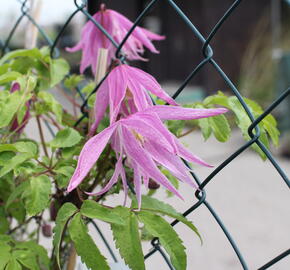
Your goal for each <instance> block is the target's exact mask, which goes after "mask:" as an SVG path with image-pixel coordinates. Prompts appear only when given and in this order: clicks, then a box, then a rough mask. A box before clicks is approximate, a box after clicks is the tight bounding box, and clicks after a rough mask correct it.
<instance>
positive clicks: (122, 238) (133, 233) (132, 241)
mask: <svg viewBox="0 0 290 270" xmlns="http://www.w3.org/2000/svg"><path fill="white" fill-rule="evenodd" d="M113 212H114V213H115V214H117V215H119V216H120V217H121V218H122V219H123V220H124V221H125V225H123V226H122V225H117V224H111V230H112V231H113V236H114V240H115V243H116V247H117V248H118V249H119V251H120V255H121V256H122V258H123V259H124V261H125V263H126V264H127V265H128V266H129V267H130V268H131V269H132V270H144V269H145V264H144V256H143V252H142V246H141V241H140V235H139V230H138V221H137V217H136V215H135V214H134V213H133V212H132V211H130V209H128V208H125V207H121V206H118V207H116V208H114V209H113Z"/></svg>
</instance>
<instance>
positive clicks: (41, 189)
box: [23, 175, 52, 216]
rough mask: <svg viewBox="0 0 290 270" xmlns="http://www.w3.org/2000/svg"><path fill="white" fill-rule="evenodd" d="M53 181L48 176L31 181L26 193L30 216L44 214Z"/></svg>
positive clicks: (26, 203)
mask: <svg viewBox="0 0 290 270" xmlns="http://www.w3.org/2000/svg"><path fill="white" fill-rule="evenodd" d="M51 188H52V186H51V181H50V179H49V177H48V176H46V175H40V176H37V177H33V178H31V180H30V188H29V189H27V190H26V191H25V193H24V195H23V196H24V199H25V208H26V211H27V213H28V214H29V215H30V216H35V215H37V214H39V213H40V212H42V211H43V210H44V209H45V208H46V207H47V205H48V203H49V199H50V195H51Z"/></svg>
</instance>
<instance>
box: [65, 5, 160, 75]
mask: <svg viewBox="0 0 290 270" xmlns="http://www.w3.org/2000/svg"><path fill="white" fill-rule="evenodd" d="M93 18H94V19H95V20H96V22H98V23H99V24H100V25H101V26H102V27H103V28H104V29H105V30H106V31H107V32H108V33H109V34H110V35H111V36H112V38H113V39H114V40H115V41H116V42H117V43H118V44H120V43H121V42H122V40H123V39H124V37H125V36H126V34H127V33H128V31H129V30H130V29H131V27H132V26H133V23H132V22H131V21H130V20H128V19H127V18H126V17H124V16H123V15H122V14H120V13H118V12H116V11H114V10H111V9H106V8H105V7H104V5H101V10H100V11H98V12H97V13H96V14H95V15H94V16H93ZM164 38H165V37H164V36H160V35H157V34H154V33H152V32H150V31H148V30H147V29H145V28H142V27H136V28H135V29H134V31H133V32H132V34H131V35H130V37H129V38H128V40H127V41H126V43H125V44H124V46H123V48H122V51H123V53H124V54H125V55H126V57H127V59H129V60H143V61H144V60H146V59H144V58H142V57H141V54H143V53H144V46H145V47H146V48H147V49H149V50H150V51H151V52H153V53H159V52H158V51H157V50H156V48H155V46H154V45H153V43H152V41H153V40H163V39H164ZM100 48H105V49H108V50H109V53H108V65H109V64H110V62H111V61H110V60H111V59H114V57H115V53H116V48H115V47H114V45H113V44H112V42H111V41H110V40H109V39H108V38H107V37H106V36H105V35H104V34H103V33H102V32H101V31H100V30H99V29H98V27H97V26H96V25H95V24H94V23H93V22H92V21H88V22H87V23H86V24H85V26H84V27H83V29H82V34H81V40H80V41H79V42H78V43H77V44H76V46H74V47H73V48H67V51H69V52H76V51H79V50H82V60H81V66H80V72H81V73H83V72H84V70H85V69H86V68H87V67H89V66H91V68H92V71H93V73H94V74H95V73H96V64H97V57H98V50H99V49H100Z"/></svg>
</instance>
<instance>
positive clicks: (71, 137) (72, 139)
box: [49, 127, 82, 148]
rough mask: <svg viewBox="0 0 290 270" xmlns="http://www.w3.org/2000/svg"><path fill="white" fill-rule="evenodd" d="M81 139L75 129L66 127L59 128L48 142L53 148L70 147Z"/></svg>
mask: <svg viewBox="0 0 290 270" xmlns="http://www.w3.org/2000/svg"><path fill="white" fill-rule="evenodd" d="M81 139H82V136H81V135H80V134H79V133H78V132H77V131H76V130H75V129H73V128H70V127H68V128H65V129H63V130H60V131H59V132H58V133H57V134H56V136H55V138H54V139H53V140H52V141H51V142H50V143H49V144H50V146H51V147H55V148H65V147H72V146H74V145H76V144H78V143H79V142H80V140H81Z"/></svg>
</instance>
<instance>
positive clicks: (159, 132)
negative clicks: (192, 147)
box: [67, 105, 227, 209]
mask: <svg viewBox="0 0 290 270" xmlns="http://www.w3.org/2000/svg"><path fill="white" fill-rule="evenodd" d="M226 111H227V109H224V108H218V109H191V108H182V107H175V106H162V105H156V106H151V107H150V108H147V109H145V110H144V111H140V112H136V113H134V114H132V115H130V116H128V117H126V118H122V119H120V120H119V121H117V122H115V123H113V124H112V125H110V126H109V127H108V128H106V129H104V130H103V131H102V132H100V133H99V134H97V135H95V136H94V137H92V138H91V139H90V140H88V141H87V143H86V144H85V145H84V147H83V149H82V151H81V153H80V156H79V159H78V164H77V168H76V170H75V172H74V174H73V176H72V178H71V180H70V183H69V186H68V188H67V190H68V192H70V191H72V190H73V189H75V188H76V187H77V186H78V185H79V184H80V183H81V182H82V181H83V180H84V178H85V177H86V175H87V174H88V173H89V171H90V169H91V168H92V167H93V166H94V164H95V163H96V161H97V160H98V158H99V156H100V154H101V153H102V151H103V150H104V148H105V147H106V145H107V144H108V143H109V142H110V143H111V147H112V148H113V150H114V151H115V152H116V156H117V163H116V166H115V171H114V174H113V176H112V178H111V179H110V180H109V181H108V183H107V184H106V186H105V187H104V188H103V189H102V190H101V191H99V192H97V193H88V194H90V195H101V194H104V193H106V192H107V191H108V190H109V189H110V188H111V187H112V186H113V185H114V184H115V183H116V182H117V181H118V178H119V177H121V179H122V182H123V187H124V191H125V194H127V180H126V175H125V170H124V165H123V163H124V158H125V157H126V161H125V162H126V165H127V166H129V167H131V168H132V169H133V171H134V177H133V183H134V187H135V191H136V196H137V201H138V207H139V209H140V207H141V185H142V181H143V183H144V185H145V186H147V187H148V182H149V179H150V178H151V179H153V180H154V181H156V182H157V183H159V184H160V185H162V186H164V187H165V188H167V189H168V190H170V191H171V192H173V193H174V194H175V195H177V196H178V197H179V198H182V196H181V195H180V194H179V192H178V191H177V190H176V189H175V187H174V186H173V185H172V184H171V183H170V181H169V180H168V179H167V178H166V176H165V175H164V174H162V172H161V171H160V170H159V168H158V166H159V165H161V166H163V167H165V168H166V169H167V170H169V171H170V172H171V173H172V175H174V176H175V177H176V178H178V179H179V180H180V181H181V182H184V183H187V184H189V185H190V186H191V187H193V188H197V186H196V185H195V183H194V182H193V181H192V177H191V176H190V169H189V168H188V167H186V166H185V164H184V163H183V162H182V160H181V159H180V158H183V159H185V160H187V161H188V162H192V163H196V164H199V165H203V166H208V167H211V166H210V165H209V164H207V163H206V162H205V161H203V160H202V159H201V158H199V157H197V156H196V155H194V154H192V153H190V152H189V151H188V150H187V149H186V148H185V147H184V146H183V145H182V144H181V143H180V142H179V141H178V139H177V138H176V137H175V136H174V135H173V134H172V133H170V132H169V130H168V129H167V128H166V126H165V125H164V124H163V123H162V121H161V120H177V119H178V120H183V119H185V120H187V119H199V118H205V117H210V116H215V115H218V114H222V113H225V112H226ZM157 113H158V114H157Z"/></svg>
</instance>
